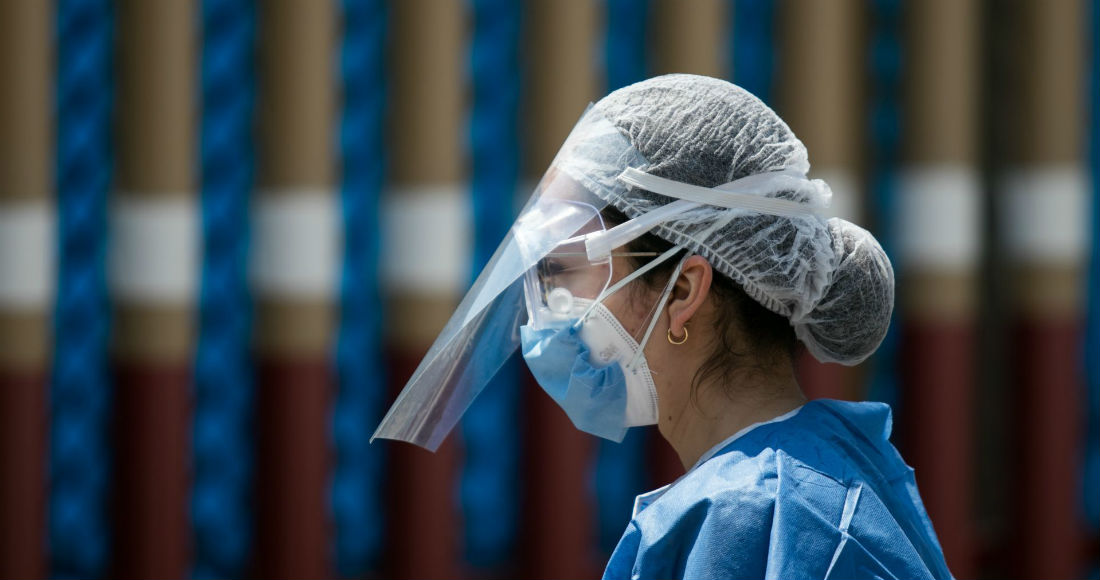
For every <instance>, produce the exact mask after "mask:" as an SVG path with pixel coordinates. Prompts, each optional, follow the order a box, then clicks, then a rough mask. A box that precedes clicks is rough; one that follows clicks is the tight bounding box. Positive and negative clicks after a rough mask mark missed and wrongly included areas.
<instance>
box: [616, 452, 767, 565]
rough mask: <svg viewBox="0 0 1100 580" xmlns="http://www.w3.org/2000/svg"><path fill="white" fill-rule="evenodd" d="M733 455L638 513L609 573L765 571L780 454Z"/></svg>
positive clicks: (690, 477) (695, 473)
mask: <svg viewBox="0 0 1100 580" xmlns="http://www.w3.org/2000/svg"><path fill="white" fill-rule="evenodd" d="M728 455H729V453H726V454H723V455H721V456H719V457H715V458H714V459H712V460H710V461H708V462H706V463H704V464H703V465H701V466H699V468H697V469H695V470H694V471H692V472H690V473H689V474H687V475H686V476H685V477H684V478H683V479H681V480H680V481H678V482H676V484H675V485H673V486H672V487H670V488H669V490H668V491H667V492H665V494H664V495H662V496H661V497H660V498H658V499H657V500H656V501H654V502H653V503H652V504H650V505H649V507H647V508H646V509H644V510H643V511H642V512H640V513H639V514H637V516H636V517H635V518H634V519H633V520H632V521H631V522H630V525H629V526H628V528H627V531H626V533H625V534H624V536H623V539H622V540H621V541H620V544H619V546H618V547H617V548H616V550H615V554H614V555H613V556H612V560H611V563H609V566H608V573H609V576H608V577H612V576H619V577H627V576H631V577H641V578H647V577H680V578H682V577H758V576H763V575H764V572H765V570H766V567H767V563H768V554H769V545H770V537H771V529H772V519H773V514H774V513H775V502H776V490H777V487H778V485H777V473H778V471H777V469H776V465H777V463H776V459H777V458H776V457H775V455H774V454H769V453H761V454H758V455H757V456H754V457H746V456H744V455H743V454H741V455H739V456H737V457H728ZM613 570H615V573H614V574H612V571H613ZM627 570H629V571H630V573H629V574H626V573H625V572H626V571H627Z"/></svg>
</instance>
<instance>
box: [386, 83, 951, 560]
mask: <svg viewBox="0 0 1100 580" xmlns="http://www.w3.org/2000/svg"><path fill="white" fill-rule="evenodd" d="M808 170H809V163H808V160H807V154H806V149H805V147H804V146H803V145H802V143H801V142H799V141H798V139H797V138H796V137H795V136H794V134H793V133H792V132H791V131H790V129H789V128H788V127H787V126H786V124H784V123H783V121H782V120H781V119H779V117H778V116H777V115H776V114H775V113H774V112H773V111H771V110H770V109H769V108H768V107H767V106H765V105H764V104H763V103H761V102H760V101H759V100H757V99H756V98H755V97H753V96H752V95H750V94H749V93H747V92H746V91H744V90H742V89H740V88H738V87H736V86H734V85H732V84H729V83H726V82H723V81H719V80H716V79H710V78H706V77H697V76H689V75H669V76H664V77H658V78H654V79H650V80H647V81H644V82H641V83H638V84H635V85H632V86H629V87H626V88H623V89H620V90H618V91H616V92H614V93H612V94H610V95H608V96H607V97H605V98H604V99H603V100H601V101H600V102H599V103H597V104H596V105H594V106H593V107H592V108H590V110H589V111H587V112H586V113H585V115H584V116H583V117H582V119H581V121H580V122H579V123H578V125H577V128H575V129H574V131H573V133H572V134H571V135H570V137H569V139H567V141H566V143H565V144H564V145H563V147H562V150H561V151H560V152H559V154H558V156H557V158H555V161H554V163H553V164H552V167H551V169H550V171H548V173H547V175H546V176H545V177H544V178H543V181H542V182H541V183H540V186H539V189H538V191H536V194H535V196H534V197H533V198H532V200H531V202H529V203H528V206H527V207H526V208H525V210H524V211H523V212H522V213H521V215H520V217H519V219H518V220H517V222H516V224H515V226H513V228H512V231H511V233H510V235H509V237H508V238H507V239H506V240H505V242H504V243H503V244H502V246H501V248H500V249H499V250H498V252H497V255H496V256H495V257H494V260H493V261H492V262H491V263H490V265H489V266H488V267H487V268H486V271H485V272H483V274H482V276H481V277H480V278H479V280H478V281H477V283H476V284H475V286H474V288H473V289H472V290H471V292H470V294H469V295H468V296H467V298H466V299H465V300H464V301H463V303H462V305H461V306H460V307H459V311H458V312H457V313H456V314H455V317H454V318H452V321H451V323H449V324H448V326H447V329H445V330H444V333H443V334H442V335H441V336H440V338H439V339H438V340H437V342H436V344H435V345H434V346H433V347H432V350H431V351H430V352H429V354H428V356H427V357H425V361H424V362H423V363H421V367H420V368H419V369H418V370H417V373H416V374H415V375H414V377H413V379H412V380H411V381H410V384H409V385H408V386H407V387H406V390H405V392H404V393H403V394H402V396H401V398H400V399H399V400H398V401H397V403H395V405H394V408H393V409H391V411H390V414H389V415H388V416H387V418H386V419H385V420H384V421H383V424H382V425H381V426H380V427H379V431H378V433H376V436H382V437H390V438H397V439H403V440H407V441H412V442H414V443H418V444H420V445H423V446H425V447H429V448H434V446H437V445H438V444H439V442H440V441H441V440H442V437H443V436H445V435H446V433H447V432H448V431H449V430H450V428H451V427H452V426H453V425H454V422H456V421H457V420H458V417H459V416H460V415H461V413H462V411H464V410H465V408H466V406H467V405H468V404H469V402H470V401H471V400H472V399H473V397H474V396H476V394H477V393H478V392H479V391H480V389H481V388H482V387H483V386H484V384H485V383H486V382H487V381H488V378H489V377H491V376H492V374H493V373H494V372H495V371H496V370H497V368H499V366H500V364H501V363H502V362H503V360H504V358H503V357H506V356H507V355H508V354H510V353H511V351H512V349H514V348H515V347H516V346H517V344H518V346H519V347H520V348H521V350H522V353H523V357H524V359H525V360H526V362H527V364H528V366H529V367H530V368H531V371H532V373H533V374H534V376H535V378H536V380H537V381H538V383H539V384H540V386H542V387H543V389H544V390H545V391H546V392H547V393H548V394H549V395H550V396H551V397H552V398H553V399H554V400H555V401H557V402H558V404H559V405H561V407H562V408H563V410H564V411H565V412H566V414H567V415H568V416H569V417H570V419H571V420H572V421H573V423H574V425H576V426H577V427H578V428H579V429H582V430H584V431H587V432H589V433H592V434H595V435H598V436H601V437H605V438H608V439H612V440H621V439H622V437H623V435H624V434H625V431H626V429H627V428H629V427H632V426H640V425H657V426H658V429H659V431H660V433H661V435H662V436H663V437H664V438H665V439H666V440H668V442H669V443H670V444H671V446H672V447H673V448H674V449H675V450H676V452H677V454H678V455H679V456H680V459H681V461H682V462H683V464H684V466H685V468H687V469H688V471H687V473H686V474H685V475H684V476H683V477H681V478H680V479H678V480H677V481H676V482H674V483H672V484H671V485H669V486H666V487H664V488H661V489H659V490H656V491H654V492H650V493H648V494H644V495H642V496H639V497H638V499H637V501H636V502H635V507H634V513H633V515H632V517H631V520H630V522H629V524H628V526H627V529H626V532H625V533H624V535H623V537H622V539H621V540H620V542H619V545H618V546H617V547H616V549H615V551H614V553H613V554H612V557H611V560H610V562H609V563H608V565H607V569H606V571H605V578H628V577H630V578H666V577H669V578H758V577H760V578H762V577H769V578H803V577H826V578H828V577H833V578H864V577H867V578H871V577H873V578H892V577H897V578H942V577H949V576H950V572H949V571H948V570H947V567H946V565H945V563H944V559H943V555H942V551H941V549H940V547H939V544H938V542H937V540H936V536H935V533H934V531H933V529H932V525H931V522H930V521H929V519H928V516H927V514H926V513H925V510H924V508H923V506H922V504H921V500H920V497H919V494H918V492H917V489H916V485H915V483H914V480H913V474H912V470H911V469H910V468H909V467H908V466H907V465H906V464H905V463H904V462H903V461H902V459H901V457H900V456H899V454H898V453H897V451H896V450H895V449H894V447H893V446H892V445H891V444H890V442H889V441H888V437H889V433H890V412H889V408H888V407H887V406H886V405H882V404H876V403H843V402H838V401H812V402H806V399H805V396H804V395H803V394H802V391H801V389H800V388H799V385H798V383H797V381H796V378H795V375H794V372H793V364H792V360H793V353H794V350H795V347H796V346H797V345H798V344H799V343H801V344H802V345H803V346H804V347H805V348H807V349H808V350H809V351H810V353H812V354H813V355H814V356H815V357H816V358H817V359H818V360H821V361H824V362H839V363H842V364H849V365H850V364H856V363H858V362H860V361H862V360H864V359H865V358H867V357H868V356H870V355H871V353H872V352H874V350H875V349H876V348H877V347H878V345H879V343H880V342H881V340H882V338H883V336H884V335H885V333H886V329H887V326H888V324H889V320H890V313H891V311H892V309H893V297H894V289H893V284H894V280H893V271H892V269H891V266H890V263H889V260H888V259H887V257H886V255H885V254H884V253H883V251H882V249H881V247H879V245H878V243H877V242H876V241H875V240H874V238H873V237H872V236H871V235H870V234H869V233H867V232H866V231H865V230H863V229H861V228H859V227H857V226H855V225H853V224H851V223H849V222H846V221H844V220H840V219H836V218H832V219H827V218H826V213H827V209H826V207H827V205H828V201H829V196H830V192H829V189H828V186H827V185H826V184H824V183H823V182H821V181H818V180H809V179H807V178H806V172H807V171H808ZM523 314H526V316H523ZM654 336H656V337H659V339H657V340H650V339H651V337H654Z"/></svg>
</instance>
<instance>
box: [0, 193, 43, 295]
mask: <svg viewBox="0 0 1100 580" xmlns="http://www.w3.org/2000/svg"><path fill="white" fill-rule="evenodd" d="M56 229H57V226H56V221H55V219H54V209H53V206H52V205H50V204H48V203H47V202H46V201H45V200H42V201H26V202H16V203H3V204H0V308H5V309H12V310H35V309H42V308H47V307H48V305H49V304H50V302H51V301H52V300H53V296H54V285H55V283H56V278H55V275H56V267H55V263H54V261H55V258H54V255H55V253H54V239H55V235H54V234H55V230H56Z"/></svg>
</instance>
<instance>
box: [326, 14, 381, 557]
mask: <svg viewBox="0 0 1100 580" xmlns="http://www.w3.org/2000/svg"><path fill="white" fill-rule="evenodd" d="M342 7H343V30H344V36H343V42H342V45H341V49H340V61H339V65H340V82H341V83H342V87H343V111H342V114H341V121H340V136H339V137H340V156H341V162H342V166H343V181H342V183H341V191H340V201H341V204H342V210H343V229H344V257H343V270H342V273H341V285H340V330H339V337H338V339H337V346H336V368H337V373H338V382H339V392H338V395H337V399H336V408H335V410H334V416H333V440H334V444H335V448H336V473H335V476H334V479H333V483H332V498H331V499H332V513H333V517H334V518H335V524H336V530H335V532H336V534H335V538H336V546H335V551H336V554H335V556H336V564H337V569H338V570H339V571H340V573H341V574H343V575H345V576H362V575H364V574H365V573H366V572H368V571H371V570H377V569H378V561H379V558H380V557H381V551H382V542H383V540H384V537H383V536H384V531H385V528H384V521H383V506H382V497H381V496H382V483H383V477H384V475H385V473H384V471H383V468H382V461H383V456H382V454H383V451H382V448H381V447H379V446H371V445H370V443H369V436H370V429H371V428H373V426H374V425H377V424H378V421H379V420H380V419H381V416H382V414H381V413H382V410H383V408H382V405H383V404H384V402H385V399H386V393H385V389H386V384H387V383H386V376H385V370H384V367H383V365H382V354H381V350H382V344H381V338H380V336H381V328H382V319H383V317H382V297H381V290H380V287H379V247H380V236H379V229H380V220H379V202H380V199H381V191H382V183H383V179H384V176H385V155H384V134H385V126H384V124H385V119H384V112H385V90H386V82H385V81H386V77H385V38H386V31H385V25H386V12H385V3H384V2H382V1H381V0H344V2H343V3H342Z"/></svg>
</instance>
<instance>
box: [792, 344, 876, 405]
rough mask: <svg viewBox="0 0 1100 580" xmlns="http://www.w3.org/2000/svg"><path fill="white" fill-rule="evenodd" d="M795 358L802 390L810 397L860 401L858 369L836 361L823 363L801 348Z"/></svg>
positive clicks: (861, 396)
mask: <svg viewBox="0 0 1100 580" xmlns="http://www.w3.org/2000/svg"><path fill="white" fill-rule="evenodd" d="M800 351H801V352H799V354H798V356H797V357H796V358H795V373H796V374H797V376H798V384H799V385H800V386H801V387H802V392H803V393H805V395H806V397H808V398H810V399H841V400H845V401H859V400H862V399H863V393H861V392H859V391H860V390H862V389H860V383H859V381H858V380H857V374H858V373H857V371H856V369H854V368H852V367H846V366H843V365H840V364H835V363H828V364H826V363H821V362H818V361H817V359H815V358H814V357H813V355H811V354H810V353H809V352H808V351H806V350H804V349H800Z"/></svg>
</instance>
